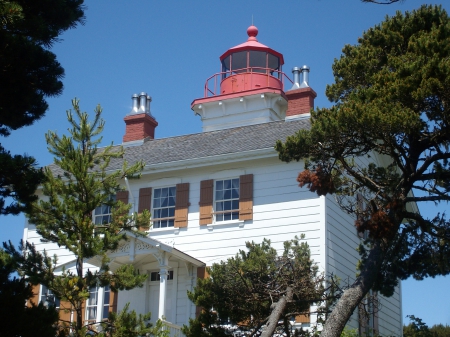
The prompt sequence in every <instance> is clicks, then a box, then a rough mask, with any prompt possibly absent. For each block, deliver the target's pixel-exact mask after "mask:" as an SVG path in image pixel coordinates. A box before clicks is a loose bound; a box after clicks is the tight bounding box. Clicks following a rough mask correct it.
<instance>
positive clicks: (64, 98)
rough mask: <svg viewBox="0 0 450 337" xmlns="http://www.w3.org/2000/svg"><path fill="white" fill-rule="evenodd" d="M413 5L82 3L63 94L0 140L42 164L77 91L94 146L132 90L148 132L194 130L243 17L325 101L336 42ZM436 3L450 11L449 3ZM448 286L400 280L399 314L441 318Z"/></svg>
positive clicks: (116, 122) (124, 109) (66, 49)
mask: <svg viewBox="0 0 450 337" xmlns="http://www.w3.org/2000/svg"><path fill="white" fill-rule="evenodd" d="M422 3H423V2H422V1H417V0H405V1H404V2H401V3H397V4H394V5H389V6H383V5H374V4H363V3H361V2H360V1H359V0H308V1H306V0H289V1H288V0H278V1H273V0H272V1H267V0H246V1H243V0H228V1H217V0H210V1H200V0H191V1H183V0H178V1H175V0H168V1H156V0H155V1H150V0H148V1H144V0H128V1H119V0H111V1H104V0H101V1H98V0H97V1H94V0H87V1H86V6H87V10H86V24H85V25H84V26H79V27H78V28H76V29H73V30H70V31H68V32H66V33H65V34H64V35H62V36H61V38H62V41H61V42H60V43H57V44H55V45H54V46H53V48H52V51H53V52H54V53H56V55H57V57H58V60H59V62H60V63H61V64H62V66H63V67H64V69H65V78H64V92H63V94H62V95H61V96H59V97H56V98H51V99H49V100H48V102H49V105H50V108H49V110H48V112H47V114H46V116H45V117H44V118H42V119H41V120H40V121H37V122H36V123H35V124H34V125H32V126H30V127H26V128H22V129H21V130H18V131H15V132H13V133H12V135H11V136H10V137H8V138H5V139H0V141H1V142H2V144H3V145H4V147H5V148H6V149H8V150H10V151H11V152H12V153H14V154H23V153H27V154H30V155H33V156H34V157H35V158H37V160H38V162H39V164H40V165H47V164H50V163H51V162H52V157H51V155H50V154H49V153H48V152H47V149H46V144H45V138H44V134H45V133H46V132H47V131H48V130H56V131H58V133H64V132H66V130H67V128H68V123H67V120H66V113H65V111H66V110H67V109H70V107H71V99H72V98H74V97H77V98H79V99H80V105H81V108H82V109H83V110H85V111H87V112H92V111H93V110H94V108H95V106H96V105H97V104H99V103H100V104H101V106H102V107H103V118H104V119H105V120H106V127H105V132H104V133H103V140H104V141H103V144H104V145H106V144H109V143H110V142H114V144H120V143H121V142H122V136H123V134H124V131H125V124H124V122H123V117H124V116H125V115H126V114H127V113H128V112H129V111H130V110H131V95H132V94H134V93H140V92H141V91H145V92H147V93H148V94H149V95H150V96H152V98H153V101H152V103H151V111H152V114H153V115H154V116H155V118H156V120H157V121H158V123H159V126H158V127H157V128H156V138H163V137H170V136H176V135H181V134H188V133H196V132H200V131H201V121H200V119H199V117H198V116H194V113H193V112H192V110H191V109H190V104H191V102H192V101H193V100H194V99H195V98H199V97H202V95H203V86H204V84H205V80H206V79H207V78H208V77H209V76H211V75H213V74H214V73H216V72H219V71H220V63H219V56H220V55H222V54H223V53H224V52H225V51H226V50H227V49H228V48H231V47H233V46H235V45H238V44H240V43H242V42H244V41H246V39H247V34H246V29H247V27H248V26H249V25H250V24H251V22H252V17H253V22H254V24H255V25H256V26H257V27H258V29H259V34H258V40H259V42H261V43H263V44H265V45H268V46H269V47H271V48H272V49H275V50H277V51H278V52H280V53H282V54H283V55H284V60H285V65H284V67H283V70H284V72H285V73H287V74H288V75H289V76H290V75H291V69H292V68H293V67H294V66H299V67H300V66H302V65H304V64H307V65H308V66H310V68H311V73H310V85H311V87H312V88H313V89H314V90H315V91H316V92H317V94H318V96H317V98H316V101H315V104H316V106H319V107H327V106H330V103H329V102H328V101H327V99H326V97H325V94H324V92H325V88H326V85H327V84H328V83H332V82H333V76H332V71H331V65H332V63H333V60H334V59H335V58H338V57H339V56H340V55H341V49H342V47H343V46H344V45H345V44H355V43H356V42H357V38H358V37H359V36H361V34H362V32H363V31H364V30H366V29H368V28H369V27H371V26H373V25H375V24H377V23H379V22H381V21H382V20H383V19H384V18H385V16H386V15H393V14H394V13H395V11H397V10H400V11H407V10H412V9H415V8H418V7H419V6H420V5H421V4H422ZM431 3H437V2H431ZM443 7H444V8H446V9H447V11H450V4H449V3H446V4H445V5H443ZM293 183H294V184H295V182H293ZM447 207H448V206H447V205H446V204H444V205H440V206H439V207H436V206H434V205H431V206H430V205H428V206H427V207H422V208H421V212H422V213H424V214H429V215H430V216H432V215H433V214H436V212H438V211H440V212H443V211H445V209H446V208H447ZM24 222H25V220H24V217H23V216H16V217H12V216H8V217H0V241H1V242H3V241H6V240H11V241H12V242H13V243H15V244H17V243H18V242H19V240H20V239H21V237H22V233H23V227H24ZM449 284H450V278H445V277H438V278H435V279H430V280H425V281H420V282H418V281H414V280H407V281H405V282H403V313H404V316H406V315H408V314H413V315H415V316H416V317H420V318H422V319H423V320H424V321H425V322H426V323H427V324H429V325H430V326H431V325H433V324H438V323H443V324H449V325H450V301H449V299H450V287H449ZM404 322H406V323H407V322H408V320H407V319H406V318H405V317H404Z"/></svg>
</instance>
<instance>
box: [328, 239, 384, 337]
mask: <svg viewBox="0 0 450 337" xmlns="http://www.w3.org/2000/svg"><path fill="white" fill-rule="evenodd" d="M382 258H383V254H382V250H381V248H380V246H379V244H378V243H376V244H375V246H374V247H373V248H372V249H371V250H370V253H369V256H368V258H367V261H366V263H365V265H364V269H363V270H362V271H361V274H360V276H359V277H358V278H357V279H356V280H355V282H354V283H353V284H352V285H351V287H350V288H349V289H347V290H345V291H344V293H343V294H342V296H341V298H340V299H339V300H338V301H337V303H336V305H335V306H334V308H333V310H332V312H331V314H330V315H329V316H328V317H327V319H326V321H325V325H324V327H323V330H322V332H321V334H320V337H340V336H341V333H342V331H343V330H344V327H345V324H347V322H348V320H349V319H350V317H351V316H352V314H353V311H354V310H355V309H356V307H357V306H358V304H359V303H360V302H361V301H362V300H363V299H364V296H366V294H367V293H368V292H369V290H370V289H371V288H372V285H373V284H374V282H375V278H376V275H377V273H378V270H379V268H380V266H381V262H382Z"/></svg>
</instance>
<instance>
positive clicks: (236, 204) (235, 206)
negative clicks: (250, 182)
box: [231, 200, 239, 209]
mask: <svg viewBox="0 0 450 337" xmlns="http://www.w3.org/2000/svg"><path fill="white" fill-rule="evenodd" d="M231 209H239V200H233V201H232V202H231Z"/></svg>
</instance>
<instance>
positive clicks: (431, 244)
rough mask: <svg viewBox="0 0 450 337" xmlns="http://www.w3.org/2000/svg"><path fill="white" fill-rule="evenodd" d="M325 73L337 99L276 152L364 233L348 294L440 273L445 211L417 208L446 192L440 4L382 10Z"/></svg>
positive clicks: (447, 60)
mask: <svg viewBox="0 0 450 337" xmlns="http://www.w3.org/2000/svg"><path fill="white" fill-rule="evenodd" d="M333 73H334V76H335V83H334V84H332V85H329V86H328V87H327V90H326V94H327V96H328V98H329V99H330V101H331V102H334V103H335V105H334V106H333V107H332V108H330V109H317V110H316V111H315V112H313V113H312V118H311V122H312V127H311V130H310V131H301V132H299V133H298V134H297V135H295V136H293V137H290V138H288V139H287V140H286V142H285V143H284V144H283V143H281V142H278V143H277V145H276V149H277V150H278V152H279V156H280V159H282V160H284V161H290V160H300V159H305V161H306V165H305V171H304V172H302V173H301V174H300V175H299V178H298V181H299V183H300V186H307V187H309V188H310V189H311V190H313V191H316V192H317V193H318V194H320V195H324V194H327V193H332V194H335V195H336V196H337V197H338V199H339V202H340V205H341V207H342V208H343V209H344V210H346V211H348V212H349V213H351V214H354V215H355V217H356V218H357V219H358V220H357V221H356V223H355V225H356V228H357V230H358V231H360V232H361V233H362V232H365V233H367V234H368V239H367V240H366V241H365V242H364V245H362V246H361V247H360V253H361V258H362V261H361V262H362V263H361V267H360V270H361V274H360V277H359V278H358V279H357V280H356V282H355V284H354V287H353V289H355V290H356V289H359V290H358V291H357V292H358V294H357V295H356V294H354V295H355V296H353V300H351V301H353V302H354V299H356V298H358V300H361V299H362V298H363V297H364V295H365V293H367V291H368V290H369V289H370V288H372V289H373V290H376V291H380V292H381V293H382V294H384V295H387V296H389V295H392V293H393V291H394V287H395V286H396V285H397V283H398V279H406V278H408V277H409V276H413V277H414V278H416V279H422V278H424V277H428V276H435V275H446V274H448V273H449V272H450V224H449V221H448V220H446V218H445V216H444V215H440V214H437V215H436V217H435V218H432V219H427V218H424V217H423V216H421V215H420V214H418V213H417V212H416V211H415V209H416V205H417V204H420V203H427V202H431V203H433V202H434V203H439V202H444V201H445V202H448V201H449V200H450V195H449V192H450V184H449V181H450V161H449V159H450V152H449V145H450V141H449V140H450V91H449V89H448V88H449V87H450V18H449V16H448V14H447V12H446V11H445V10H443V9H442V8H441V7H440V6H422V7H421V8H420V9H418V10H416V11H413V12H411V13H405V14H401V13H400V12H398V13H397V14H396V15H395V16H394V17H391V18H386V20H385V21H383V22H382V23H381V24H380V25H377V26H375V27H374V28H371V29H369V30H368V31H366V32H364V34H363V36H362V37H361V38H360V39H359V40H358V44H357V45H354V46H351V45H347V46H345V47H344V49H343V54H342V56H341V58H340V59H337V60H335V62H334V64H333ZM413 193H414V194H415V195H413ZM341 300H346V297H345V296H343V297H342V298H341ZM351 301H350V302H351ZM350 302H348V303H346V304H345V305H344V304H343V306H342V307H341V308H345V307H347V308H353V305H354V303H352V304H351V305H350ZM345 316H348V315H347V314H346V315H345ZM347 318H348V317H347ZM333 324H334V323H333ZM341 327H343V325H341ZM325 335H326V334H325ZM326 336H327V337H328V336H329V335H326Z"/></svg>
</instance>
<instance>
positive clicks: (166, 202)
mask: <svg viewBox="0 0 450 337" xmlns="http://www.w3.org/2000/svg"><path fill="white" fill-rule="evenodd" d="M168 202H169V199H168V198H164V199H161V207H167V206H168Z"/></svg>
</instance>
